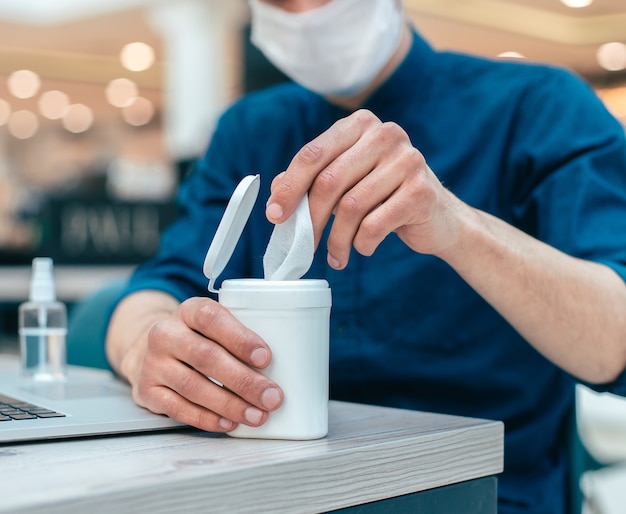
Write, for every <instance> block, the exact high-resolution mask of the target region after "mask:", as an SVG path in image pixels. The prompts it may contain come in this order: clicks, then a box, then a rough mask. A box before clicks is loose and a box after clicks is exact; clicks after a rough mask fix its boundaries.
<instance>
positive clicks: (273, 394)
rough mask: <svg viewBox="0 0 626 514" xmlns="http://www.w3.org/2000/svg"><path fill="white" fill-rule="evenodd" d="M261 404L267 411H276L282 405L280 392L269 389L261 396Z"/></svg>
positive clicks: (273, 388)
mask: <svg viewBox="0 0 626 514" xmlns="http://www.w3.org/2000/svg"><path fill="white" fill-rule="evenodd" d="M261 403H262V404H263V407H265V408H266V409H270V410H272V409H275V408H276V407H278V406H279V405H280V392H279V391H278V389H276V388H275V387H269V388H267V389H266V390H265V392H264V393H263V396H261Z"/></svg>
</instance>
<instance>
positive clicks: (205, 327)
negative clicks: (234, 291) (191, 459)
mask: <svg viewBox="0 0 626 514" xmlns="http://www.w3.org/2000/svg"><path fill="white" fill-rule="evenodd" d="M106 344H107V357H108V358H109V361H110V363H111V365H112V366H113V367H114V369H116V371H117V372H118V373H120V375H122V376H123V377H124V378H126V379H127V380H128V381H129V383H130V384H131V386H132V392H133V398H134V400H135V402H136V403H137V404H138V405H141V406H143V407H145V408H147V409H149V410H151V411H152V412H155V413H158V414H165V415H167V416H169V417H171V418H173V419H176V420H178V421H181V422H183V423H186V424H189V425H192V426H194V427H197V428H200V429H202V430H207V431H211V432H227V431H230V430H233V429H234V428H235V427H236V426H237V425H238V424H239V423H244V424H246V425H249V426H259V425H262V424H263V423H265V421H266V420H267V419H268V416H269V413H270V412H271V411H273V410H276V409H277V408H278V407H280V405H281V403H282V401H283V393H282V391H281V389H280V387H279V386H278V385H277V384H275V383H274V382H272V381H271V380H269V379H268V378H267V377H265V376H264V375H263V374H262V373H260V372H259V371H257V370H258V369H263V368H266V367H267V366H268V365H269V363H270V361H271V358H272V355H271V351H270V348H269V346H268V345H267V343H265V341H263V339H261V337H260V336H259V335H257V334H256V333H255V332H252V331H251V330H249V329H247V328H246V327H245V326H243V325H242V324H241V323H240V322H239V321H238V320H237V319H235V318H234V317H233V315H232V314H231V313H230V312H229V311H228V310H227V309H225V308H224V307H222V306H221V305H220V304H219V303H217V302H215V301H214V300H211V299H209V298H190V299H188V300H186V301H185V302H183V303H182V304H178V302H177V301H176V300H175V299H174V298H172V297H171V296H169V295H167V294H165V293H161V292H158V291H142V292H139V293H134V294H132V295H130V296H128V297H127V298H125V299H124V300H123V301H122V302H120V304H119V305H118V307H117V308H116V310H115V312H114V314H113V317H112V319H111V323H110V325H109V331H108V334H107V343H106ZM207 377H211V378H212V379H213V380H216V381H218V382H220V383H221V384H223V387H222V386H219V385H217V384H216V383H214V382H213V381H211V380H209V378H207Z"/></svg>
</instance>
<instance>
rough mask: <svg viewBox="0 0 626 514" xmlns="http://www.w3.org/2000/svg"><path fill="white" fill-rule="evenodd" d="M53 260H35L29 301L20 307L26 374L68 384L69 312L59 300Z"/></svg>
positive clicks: (21, 338)
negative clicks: (64, 381)
mask: <svg viewBox="0 0 626 514" xmlns="http://www.w3.org/2000/svg"><path fill="white" fill-rule="evenodd" d="M52 267H53V265H52V259H49V258H36V259H33V268H32V275H31V281H30V295H29V301H28V302H25V303H23V304H21V305H20V307H19V335H20V354H21V362H22V371H23V373H24V375H25V376H26V377H27V378H30V379H33V380H38V381H55V380H64V379H65V372H66V348H65V337H66V334H67V311H66V308H65V305H64V304H63V303H61V302H59V301H57V299H56V291H55V286H54V277H53V270H52Z"/></svg>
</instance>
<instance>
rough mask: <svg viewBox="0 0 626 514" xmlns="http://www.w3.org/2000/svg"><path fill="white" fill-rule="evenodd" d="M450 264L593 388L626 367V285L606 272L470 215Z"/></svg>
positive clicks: (476, 214)
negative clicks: (592, 385)
mask: <svg viewBox="0 0 626 514" xmlns="http://www.w3.org/2000/svg"><path fill="white" fill-rule="evenodd" d="M464 210H465V212H464V216H463V218H462V219H463V221H462V222H461V224H460V226H461V227H462V228H461V229H460V230H459V238H458V240H457V243H456V244H455V245H454V247H453V248H449V249H448V250H447V251H446V254H445V255H440V257H442V258H443V259H444V260H446V261H447V262H448V263H449V264H450V265H451V266H452V267H453V268H454V269H455V270H456V271H457V272H458V273H459V274H460V275H461V276H462V277H463V278H464V279H465V280H466V281H467V282H468V283H469V284H470V285H471V286H472V287H473V288H474V289H475V290H476V291H477V292H478V293H479V294H480V295H481V296H483V298H485V300H487V301H488V302H489V303H490V304H491V305H492V306H493V307H494V308H495V309H496V310H497V311H498V312H500V314H501V315H502V316H504V318H506V319H507V320H508V321H509V323H510V324H511V325H512V326H513V327H514V328H515V329H516V330H517V331H518V332H519V333H520V334H521V335H522V336H523V337H524V338H525V339H526V340H527V341H528V342H529V343H530V344H532V345H533V346H534V347H535V348H536V349H537V350H538V351H539V352H540V353H542V354H543V355H544V356H546V357H547V358H548V359H550V360H552V361H553V362H554V363H556V364H557V365H558V366H560V367H562V368H563V369H565V370H566V371H568V372H570V373H571V374H573V375H575V376H577V377H579V378H581V379H583V380H586V381H588V382H591V383H606V382H610V381H612V380H614V379H615V378H616V377H617V376H618V375H619V374H620V373H621V372H622V371H623V370H624V368H625V366H626V285H625V284H624V281H623V280H622V279H621V277H620V276H619V275H617V273H615V272H614V271H613V270H612V269H610V268H609V267H607V266H604V265H601V264H597V263H594V262H589V261H584V260H581V259H576V258H573V257H571V256H568V255H566V254H564V253H562V252H560V251H558V250H556V249H554V248H553V247H550V246H548V245H546V244H544V243H542V242H540V241H538V240H536V239H534V238H532V237H530V236H528V235H527V234H525V233H523V232H521V231H519V230H517V229H515V228H514V227H512V226H510V225H508V224H506V223H504V222H503V221H501V220H499V219H496V218H494V217H493V216H490V215H488V214H486V213H484V212H480V211H476V210H473V209H471V208H469V207H467V206H465V207H464Z"/></svg>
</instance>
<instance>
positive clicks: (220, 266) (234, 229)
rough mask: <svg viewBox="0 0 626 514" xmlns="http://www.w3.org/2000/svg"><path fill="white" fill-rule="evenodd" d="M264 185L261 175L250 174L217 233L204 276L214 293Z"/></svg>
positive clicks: (207, 257)
mask: <svg viewBox="0 0 626 514" xmlns="http://www.w3.org/2000/svg"><path fill="white" fill-rule="evenodd" d="M260 182H261V180H260V178H259V175H248V176H247V177H244V178H243V179H242V180H241V182H239V184H238V185H237V187H236V188H235V191H234V192H233V195H232V196H231V197H230V200H229V201H228V205H227V206H226V210H225V211H224V215H223V216H222V219H221V221H220V224H219V225H218V227H217V230H216V231H215V235H214V236H213V241H211V245H210V246H209V249H208V251H207V253H206V257H205V258H204V266H203V267H202V270H203V271H204V275H205V276H206V277H207V278H208V279H209V286H208V287H209V291H211V292H212V293H217V290H216V289H215V280H216V279H217V277H218V276H219V275H220V273H221V272H222V271H224V268H225V267H226V265H227V264H228V261H229V260H230V258H231V256H232V255H233V252H234V251H235V247H236V246H237V242H238V241H239V238H240V237H241V233H242V232H243V229H244V227H245V226H246V223H247V222H248V218H249V217H250V214H251V213H252V208H253V207H254V204H255V202H256V199H257V197H258V196H259V187H260Z"/></svg>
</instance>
